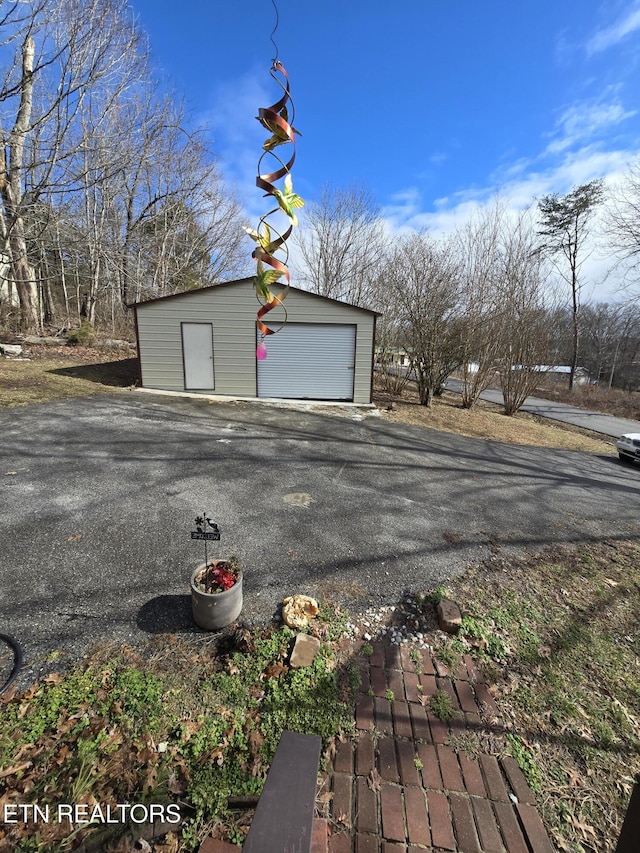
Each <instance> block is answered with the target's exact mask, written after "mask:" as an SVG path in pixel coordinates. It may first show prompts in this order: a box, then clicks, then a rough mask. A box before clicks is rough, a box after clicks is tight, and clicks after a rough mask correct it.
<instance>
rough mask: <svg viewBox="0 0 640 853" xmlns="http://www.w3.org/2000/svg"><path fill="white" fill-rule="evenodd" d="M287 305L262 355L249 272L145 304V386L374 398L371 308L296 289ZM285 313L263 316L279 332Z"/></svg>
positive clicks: (141, 348) (141, 324) (140, 333)
mask: <svg viewBox="0 0 640 853" xmlns="http://www.w3.org/2000/svg"><path fill="white" fill-rule="evenodd" d="M274 290H275V288H274ZM284 305H285V307H286V309H287V322H286V324H285V326H284V327H283V328H282V329H281V331H279V332H277V334H275V335H269V336H268V337H267V338H266V339H265V343H266V345H267V358H266V359H264V360H259V359H257V358H256V346H257V343H258V341H259V340H260V335H259V333H258V331H257V328H256V311H257V309H258V308H259V303H258V302H257V300H256V297H255V293H254V290H253V285H252V279H250V278H246V279H241V280H239V281H232V282H228V283H226V284H216V285H213V286H211V287H204V288H202V289H200V290H191V291H188V292H186V293H177V294H175V295H173V296H164V297H161V298H160V299H152V300H150V301H148V302H139V303H138V304H136V305H134V306H133V307H134V310H135V318H136V330H137V338H138V355H139V358H140V374H141V384H142V387H144V388H155V389H159V390H162V391H189V392H195V393H202V394H216V395H218V394H220V395H223V396H224V395H228V396H232V397H263V398H274V397H276V398H284V399H295V400H334V401H348V402H353V403H370V402H371V383H372V375H373V374H372V370H373V348H374V338H375V318H376V313H375V311H369V310H368V309H366V308H357V307H356V306H354V305H348V304H347V303H346V302H338V301H337V300H335V299H327V298H326V297H324V296H317V295H316V294H313V293H308V292H307V291H305V290H300V289H299V288H295V287H292V288H291V289H290V290H289V293H288V295H287V298H286V300H285V302H284ZM271 317H273V318H274V319H273V320H272V321H271ZM282 317H283V312H282V309H281V308H276V309H275V310H274V311H273V312H272V313H270V314H268V315H267V317H266V318H265V322H266V323H267V325H270V326H273V328H278V326H279V325H280V321H281V318H282Z"/></svg>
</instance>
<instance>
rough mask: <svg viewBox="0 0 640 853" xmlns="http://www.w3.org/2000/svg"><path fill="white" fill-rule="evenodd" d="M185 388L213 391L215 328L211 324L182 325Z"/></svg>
mask: <svg viewBox="0 0 640 853" xmlns="http://www.w3.org/2000/svg"><path fill="white" fill-rule="evenodd" d="M180 325H181V327H182V359H183V363H184V387H185V390H187V391H213V389H214V387H215V386H214V380H213V328H212V326H211V323H181V324H180Z"/></svg>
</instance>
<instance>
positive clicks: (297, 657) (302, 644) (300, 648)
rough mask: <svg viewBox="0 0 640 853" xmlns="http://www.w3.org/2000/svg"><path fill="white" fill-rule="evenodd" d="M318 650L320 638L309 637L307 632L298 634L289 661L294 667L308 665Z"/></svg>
mask: <svg viewBox="0 0 640 853" xmlns="http://www.w3.org/2000/svg"><path fill="white" fill-rule="evenodd" d="M319 651H320V640H319V639H318V638H317V637H311V636H309V634H298V636H297V637H296V643H295V645H294V647H293V651H292V652H291V660H290V661H289V663H290V665H291V666H292V667H293V668H294V669H299V668H300V667H301V666H310V665H311V664H312V663H313V659H314V658H315V656H316V655H317V654H318V652H319Z"/></svg>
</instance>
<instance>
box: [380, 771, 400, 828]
mask: <svg viewBox="0 0 640 853" xmlns="http://www.w3.org/2000/svg"><path fill="white" fill-rule="evenodd" d="M380 807H381V811H382V835H383V837H384V838H387V839H389V841H404V840H405V838H406V831H405V828H404V808H403V804H402V789H401V788H400V787H399V786H398V785H391V784H389V783H388V782H383V783H382V787H381V789H380Z"/></svg>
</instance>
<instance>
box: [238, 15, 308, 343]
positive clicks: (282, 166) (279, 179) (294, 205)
mask: <svg viewBox="0 0 640 853" xmlns="http://www.w3.org/2000/svg"><path fill="white" fill-rule="evenodd" d="M272 2H273V0H272ZM273 5H274V9H275V11H276V26H275V29H274V30H273V32H272V33H271V41H272V42H273V44H274V46H275V47H276V58H275V59H274V60H273V64H272V66H271V71H270V74H271V78H272V79H273V80H275V82H276V83H277V84H278V86H279V87H280V89H281V90H282V97H281V98H280V99H279V100H278V101H276V102H275V104H272V105H271V106H270V107H261V108H260V109H259V110H258V115H257V116H256V118H257V120H258V121H259V122H260V124H261V125H262V126H263V127H264V128H265V130H267V131H269V133H270V134H271V135H270V136H269V137H268V139H267V140H266V141H265V142H264V144H263V146H262V154H261V155H260V159H259V160H258V176H257V178H256V186H257V187H259V188H260V189H261V190H264V191H265V198H269V197H270V198H272V199H273V200H274V201H275V202H276V205H275V207H273V208H272V209H271V210H269V211H268V212H267V213H265V214H264V215H263V216H261V217H260V221H259V224H258V228H257V230H254V229H253V228H245V229H244V230H245V231H246V232H247V234H248V235H249V236H250V237H251V239H252V240H253V241H254V242H255V243H256V244H257V245H256V248H255V249H254V250H253V252H252V255H251V256H252V257H253V258H255V260H256V262H257V270H256V275H255V278H254V280H253V286H254V289H255V291H256V296H257V299H258V302H260V305H261V307H260V308H259V310H258V314H257V319H256V325H257V328H258V331H259V332H260V342H259V343H258V346H257V349H256V356H257V358H258V359H260V360H262V359H265V358H266V357H267V346H266V344H265V337H266V336H267V335H273V334H275V332H279V331H280V329H282V327H283V326H284V324H285V323H286V319H287V310H286V308H285V307H284V305H283V302H284V300H285V298H286V296H287V293H288V292H289V285H290V283H291V273H290V272H289V268H288V266H287V262H288V260H289V249H288V247H287V240H288V239H289V237H290V236H291V232H292V231H293V228H294V227H295V226H296V225H297V224H298V219H297V217H296V214H295V211H296V209H298V208H300V207H302V206H303V205H304V201H303V200H302V199H301V198H300V196H299V195H296V193H294V191H293V181H292V178H291V167H292V166H293V163H294V161H295V159H296V151H295V146H296V139H295V137H296V134H298V136H299V135H300V133H299V131H297V130H296V129H295V127H294V126H293V121H294V114H295V110H294V105H293V100H292V98H291V93H290V90H289V76H288V74H287V71H286V69H285V67H284V65H283V64H282V63H281V62H280V61H279V60H278V57H277V53H278V49H277V45H276V43H275V42H274V41H273V34H274V33H275V31H276V29H277V28H278V22H277V14H278V10H277V8H276V6H275V3H274V4H273ZM283 145H291V146H292V148H290V149H288V152H289V153H290V155H291V156H289V158H288V159H286V158H287V156H288V155H287V154H283V155H282V156H280V153H279V149H280V147H281V146H283ZM267 164H268V165H267ZM274 167H275V168H274ZM267 168H270V169H272V171H267ZM279 184H280V186H279ZM278 253H281V254H282V256H283V257H282V259H279V258H278V257H277V254H278ZM283 278H284V281H285V282H286V284H285V287H284V290H282V291H281V292H280V293H277V294H275V293H273V291H272V290H271V287H272V285H274V284H276V283H280V284H283V283H284V282H283V281H282V279H283ZM278 305H281V306H282V309H283V311H284V319H283V320H282V322H281V324H280V326H279V328H277V329H273V328H271V327H270V326H267V325H266V323H264V322H263V318H264V317H265V315H266V314H268V313H269V311H273V309H274V308H276V307H277V306H278Z"/></svg>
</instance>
